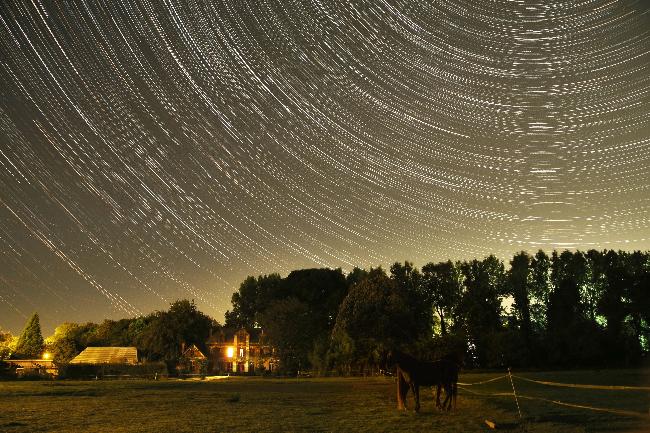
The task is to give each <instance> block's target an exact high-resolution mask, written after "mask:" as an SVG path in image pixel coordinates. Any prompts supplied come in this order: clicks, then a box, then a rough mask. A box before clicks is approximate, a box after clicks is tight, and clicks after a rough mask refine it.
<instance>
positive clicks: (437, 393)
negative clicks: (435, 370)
mask: <svg viewBox="0 0 650 433" xmlns="http://www.w3.org/2000/svg"><path fill="white" fill-rule="evenodd" d="M441 389H442V385H441V384H438V385H437V386H436V407H437V408H440V390H441Z"/></svg>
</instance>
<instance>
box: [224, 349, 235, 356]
mask: <svg viewBox="0 0 650 433" xmlns="http://www.w3.org/2000/svg"><path fill="white" fill-rule="evenodd" d="M234 355H235V348H234V347H229V348H227V349H226V356H227V357H228V358H232V357H233V356H234Z"/></svg>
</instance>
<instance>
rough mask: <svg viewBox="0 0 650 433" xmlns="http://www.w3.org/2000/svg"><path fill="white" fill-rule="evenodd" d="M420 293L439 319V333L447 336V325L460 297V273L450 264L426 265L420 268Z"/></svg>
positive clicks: (449, 262)
mask: <svg viewBox="0 0 650 433" xmlns="http://www.w3.org/2000/svg"><path fill="white" fill-rule="evenodd" d="M422 291H423V293H424V297H425V299H426V303H427V305H429V306H430V308H432V309H433V311H434V312H435V313H436V314H437V315H438V318H439V319H440V333H441V335H443V336H445V335H447V323H448V322H449V321H450V320H451V318H452V317H453V312H454V310H455V309H456V308H457V307H458V302H459V301H460V297H461V271H460V269H459V268H458V267H457V266H455V265H454V263H452V262H451V260H449V261H447V262H440V263H436V264H434V263H427V264H426V265H424V266H423V267H422Z"/></svg>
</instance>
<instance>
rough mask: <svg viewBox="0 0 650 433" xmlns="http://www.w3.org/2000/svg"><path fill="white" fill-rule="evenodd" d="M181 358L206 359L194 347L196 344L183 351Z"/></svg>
mask: <svg viewBox="0 0 650 433" xmlns="http://www.w3.org/2000/svg"><path fill="white" fill-rule="evenodd" d="M182 356H183V358H199V359H206V357H205V355H204V354H203V352H201V351H200V350H199V348H198V347H196V344H192V345H191V346H190V347H188V348H187V349H185V352H183V355H182Z"/></svg>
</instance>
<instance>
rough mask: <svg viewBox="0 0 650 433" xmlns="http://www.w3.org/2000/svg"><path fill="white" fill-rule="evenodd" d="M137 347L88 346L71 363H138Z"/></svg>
mask: <svg viewBox="0 0 650 433" xmlns="http://www.w3.org/2000/svg"><path fill="white" fill-rule="evenodd" d="M137 363H138V349H136V348H135V347H86V348H85V349H84V350H83V352H81V353H80V354H79V355H77V356H75V357H74V358H73V359H72V360H71V361H70V364H137Z"/></svg>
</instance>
